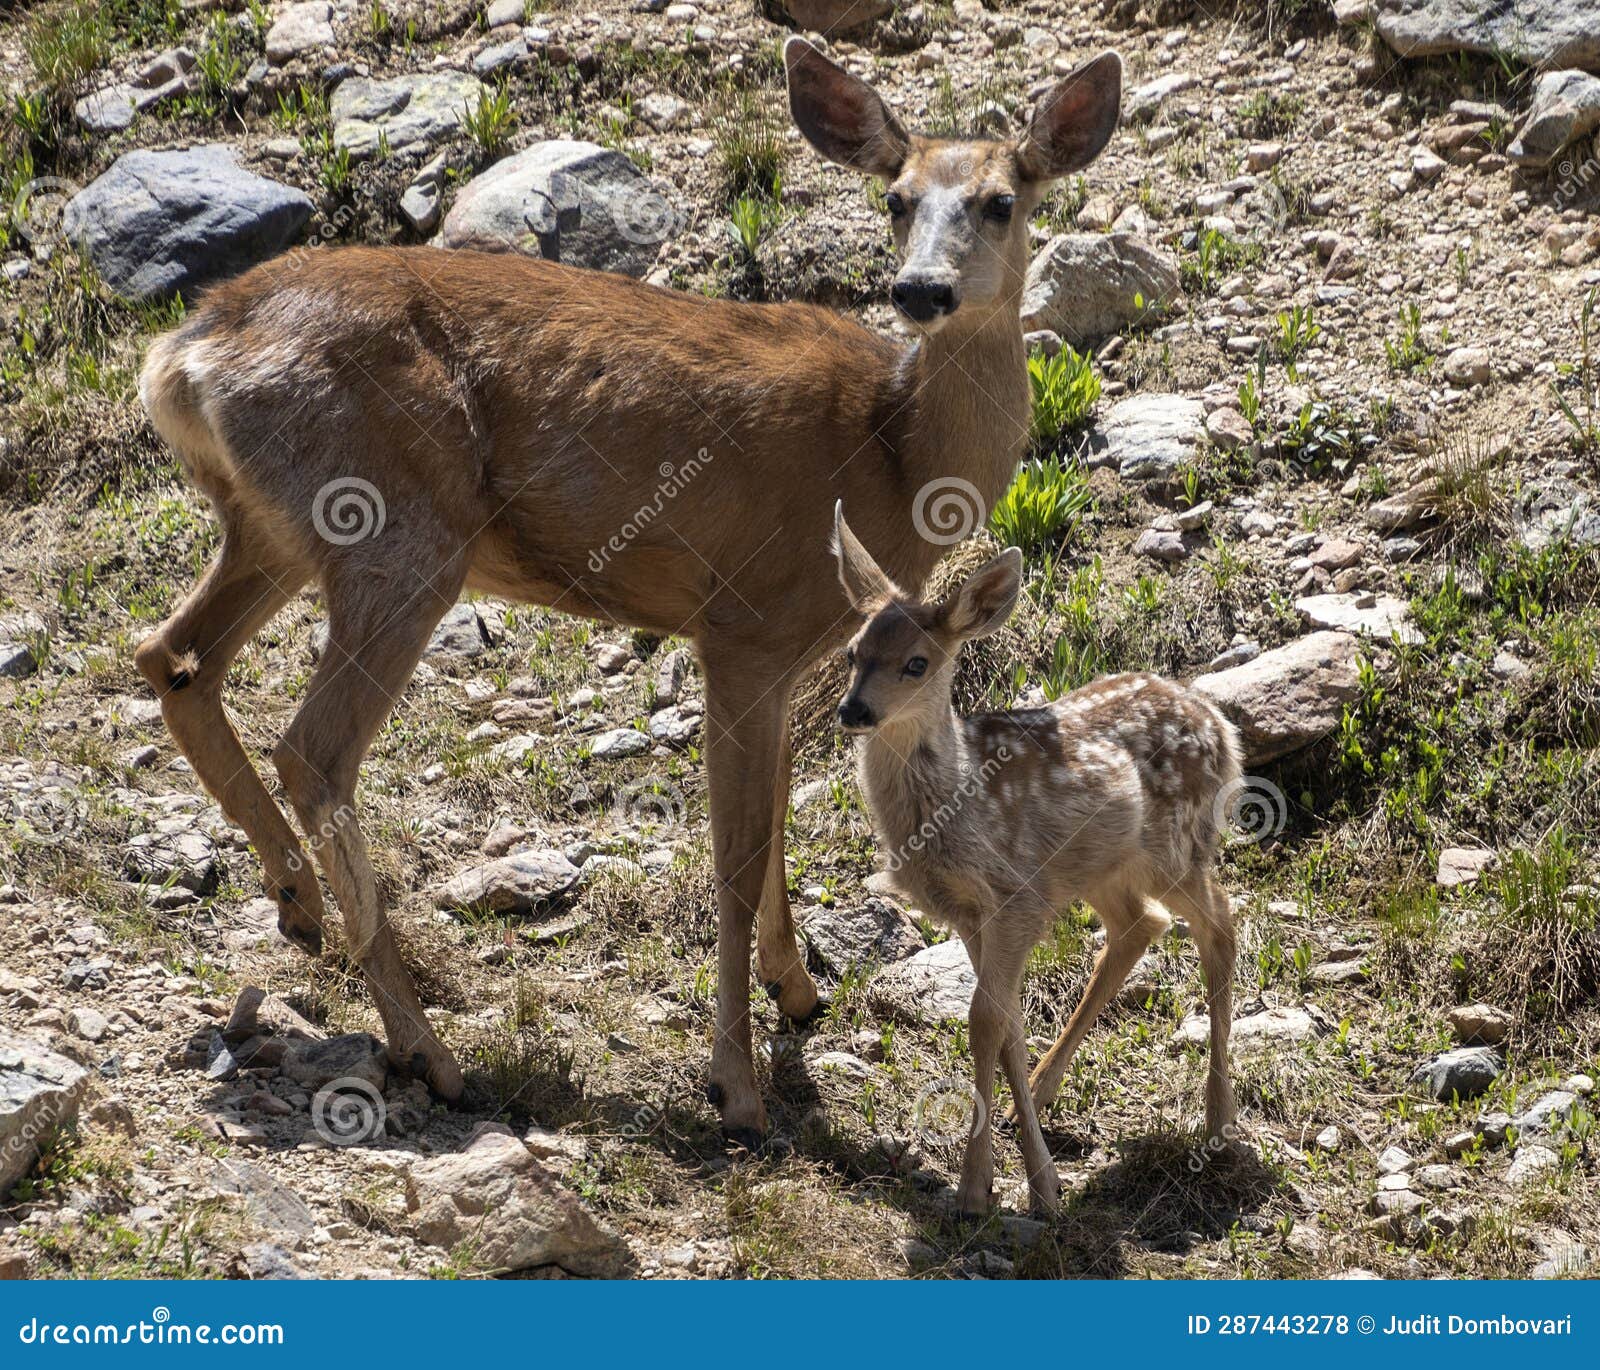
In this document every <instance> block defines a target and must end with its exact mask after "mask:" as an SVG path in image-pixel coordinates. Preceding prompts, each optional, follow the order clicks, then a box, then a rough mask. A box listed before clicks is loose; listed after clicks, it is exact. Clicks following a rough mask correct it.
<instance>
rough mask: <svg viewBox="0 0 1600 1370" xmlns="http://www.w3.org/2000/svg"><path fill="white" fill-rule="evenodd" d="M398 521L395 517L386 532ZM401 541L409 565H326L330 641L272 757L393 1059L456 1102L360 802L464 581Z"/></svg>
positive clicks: (457, 1077)
mask: <svg viewBox="0 0 1600 1370" xmlns="http://www.w3.org/2000/svg"><path fill="white" fill-rule="evenodd" d="M399 531H400V530H399V529H394V528H393V527H392V526H391V531H390V532H389V533H386V536H390V535H397V534H398V533H399ZM397 540H398V539H397ZM404 542H405V544H406V548H407V557H406V560H408V561H410V562H411V565H410V566H406V565H403V564H401V565H395V564H394V563H393V562H391V563H389V564H387V565H385V566H382V567H377V566H372V565H367V566H359V565H351V566H350V567H349V568H348V569H345V568H341V567H339V566H338V565H334V566H332V567H330V568H329V569H328V570H327V571H326V572H325V574H324V577H323V586H324V590H325V592H326V595H327V601H328V647H327V651H326V653H325V655H324V656H323V659H322V663H321V665H320V666H319V667H318V668H317V672H316V675H315V676H313V677H312V681H311V685H310V688H309V690H308V692H307V696H306V701H305V703H304V704H302V705H301V706H300V712H299V713H297V714H296V715H295V719H294V722H293V724H291V725H290V727H289V731H288V732H287V733H286V734H285V735H284V738H283V741H282V743H281V744H280V745H279V747H278V749H277V751H276V752H275V753H274V754H273V760H274V762H275V763H276V764H277V767H278V774H279V776H281V777H282V780H283V787H284V789H285V791H286V792H287V793H288V795H289V799H290V802H291V803H292V804H293V805H294V809H295V812H296V813H297V814H298V815H299V817H300V822H301V825H302V827H303V828H304V829H305V831H306V833H307V835H308V837H309V838H310V841H311V845H312V847H313V849H314V850H315V851H316V853H317V860H318V862H319V863H320V864H321V866H322V870H323V874H324V875H325V876H326V877H327V880H328V884H329V885H330V886H332V888H333V893H334V896H335V898H336V899H337V900H338V902H339V908H340V911H341V912H342V913H343V915H344V924H345V938H346V941H347V942H348V943H349V951H350V955H351V957H352V958H353V959H354V960H355V962H356V963H357V964H358V965H359V966H360V967H361V970H362V973H363V974H364V976H365V977H366V981H367V986H368V988H369V989H370V991H371V993H372V998H373V1002H374V1004H375V1005H376V1006H377V1009H378V1013H379V1015H380V1016H381V1017H382V1018H383V1027H384V1032H385V1034H386V1036H387V1037H388V1039H389V1055H390V1058H391V1059H392V1060H394V1061H395V1062H396V1063H397V1064H398V1065H400V1066H401V1067H402V1068H408V1069H411V1070H412V1071H414V1072H415V1073H417V1074H419V1075H422V1076H425V1078H426V1079H427V1081H428V1083H429V1084H430V1085H432V1086H433V1088H434V1090H435V1091H436V1092H437V1093H439V1094H440V1095H441V1096H443V1097H444V1098H445V1099H450V1100H454V1099H457V1098H459V1097H460V1096H461V1090H462V1079H461V1071H460V1068H459V1067H458V1066H457V1065H456V1062H455V1059H454V1058H453V1057H452V1056H451V1055H450V1053H449V1052H448V1051H447V1050H446V1049H445V1047H444V1045H443V1044H442V1043H441V1042H440V1041H439V1039H438V1037H437V1036H435V1035H434V1031H433V1028H432V1027H431V1026H430V1024H429V1023H428V1020H427V1018H426V1016H425V1015H424V1014H423V1011H422V1004H421V1001H420V1000H419V999H418V998H417V991H416V986H415V985H414V984H413V983H412V980H411V976H410V973H409V972H408V971H407V970H406V968H405V965H404V963H403V962H402V961H401V959H400V950H399V947H398V946H397V945H396V942H395V936H394V930H393V928H392V927H391V926H390V922H389V915H388V911H387V910H386V909H384V908H383V906H382V905H381V904H380V903H379V901H378V888H377V881H376V880H375V879H374V877H373V873H372V862H371V859H370V858H369V856H368V855H367V844H366V839H365V838H364V837H363V836H362V834H361V828H360V825H359V824H358V823H357V821H356V811H355V791H356V780H357V778H358V774H359V771H360V766H361V759H362V757H363V756H365V755H366V752H367V748H368V747H369V746H370V745H371V742H372V739H373V737H374V736H376V734H377V732H378V729H379V728H380V727H382V726H383V721H384V719H385V718H387V717H388V715H389V712H390V710H391V709H392V708H393V707H394V704H395V702H396V700H398V699H399V697H400V693H401V691H402V690H403V689H404V688H405V684H406V682H407V681H408V680H409V679H410V678H411V673H412V671H413V670H414V669H415V667H416V664H417V661H418V660H419V658H420V657H421V656H422V652H423V649H424V647H426V645H427V642H428V636H429V634H430V633H431V632H432V631H433V629H434V627H435V626H436V625H437V623H438V622H439V619H440V618H441V617H442V616H443V614H444V612H445V610H446V609H447V608H449V606H450V605H451V604H453V603H454V602H455V598H456V595H457V594H459V593H460V590H461V586H462V583H463V581H464V579H465V559H464V557H463V556H462V555H461V554H459V553H456V554H448V553H446V552H444V551H443V550H439V551H437V552H435V551H434V550H433V549H431V548H428V547H426V546H425V545H423V539H422V538H421V537H419V536H418V535H417V534H416V533H415V532H408V533H407V535H406V537H405V539H404ZM425 577H426V578H425Z"/></svg>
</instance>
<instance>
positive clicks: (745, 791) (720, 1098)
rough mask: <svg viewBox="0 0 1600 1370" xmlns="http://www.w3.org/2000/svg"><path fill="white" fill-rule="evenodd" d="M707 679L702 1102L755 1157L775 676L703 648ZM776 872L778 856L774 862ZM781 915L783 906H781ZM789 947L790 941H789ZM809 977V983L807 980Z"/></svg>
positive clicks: (776, 715) (775, 748) (773, 826)
mask: <svg viewBox="0 0 1600 1370" xmlns="http://www.w3.org/2000/svg"><path fill="white" fill-rule="evenodd" d="M701 659H702V661H703V663H704V666H705V675H706V724H705V728H706V777H707V781H708V783H709V786H710V791H711V794H710V799H711V841H712V849H713V859H714V861H715V863H716V868H717V1029H716V1031H717V1035H716V1040H715V1041H714V1042H713V1044H712V1047H711V1079H710V1083H709V1084H708V1085H707V1087H706V1097H707V1098H708V1099H709V1100H710V1101H711V1103H712V1104H713V1105H715V1106H716V1107H717V1109H718V1110H719V1111H720V1112H721V1114H722V1131H723V1135H724V1136H726V1137H727V1138H729V1140H731V1141H734V1142H736V1143H738V1144H739V1145H741V1146H744V1147H747V1148H749V1149H750V1150H752V1151H753V1150H755V1149H756V1148H757V1147H758V1146H760V1144H761V1140H762V1137H763V1136H764V1135H765V1133H766V1129H767V1113H766V1108H765V1106H764V1105H763V1104H762V1102H761V1092H760V1090H758V1089H757V1088H756V1074H755V1061H754V1057H753V1054H752V1050H751V1044H750V934H751V930H752V926H753V924H754V921H755V917H756V912H757V910H758V909H759V907H760V905H761V896H762V893H763V891H764V890H765V889H766V888H767V885H768V881H769V879H770V871H771V862H772V860H773V859H774V851H773V847H774V842H773V836H774V833H775V832H776V831H777V825H778V823H779V822H781V815H779V817H778V818H777V819H775V818H774V815H773V803H774V800H775V799H776V795H777V785H776V783H775V776H776V773H777V770H778V765H779V761H780V758H781V757H782V755H783V739H784V717H783V715H784V699H785V698H786V692H787V686H786V685H785V684H783V683H781V673H780V672H778V671H773V672H771V673H768V672H764V671H763V670H762V669H760V663H759V662H753V661H752V659H751V658H750V656H749V655H748V654H741V653H738V652H734V651H730V652H728V653H727V654H726V655H721V654H718V653H717V652H716V651H714V650H711V649H710V647H709V645H708V644H703V645H702V648H701ZM776 859H777V860H778V861H779V862H780V863H781V861H782V859H783V857H782V852H781V850H780V851H778V852H777V853H776ZM785 907H787V900H785ZM789 938H790V944H791V948H792V945H793V932H792V931H791V932H790V933H789ZM808 978H809V977H808Z"/></svg>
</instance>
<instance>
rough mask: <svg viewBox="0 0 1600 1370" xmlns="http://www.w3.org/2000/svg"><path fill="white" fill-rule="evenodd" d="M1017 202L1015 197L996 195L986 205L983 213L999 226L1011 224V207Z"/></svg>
mask: <svg viewBox="0 0 1600 1370" xmlns="http://www.w3.org/2000/svg"><path fill="white" fill-rule="evenodd" d="M1016 202H1017V197H1016V196H1015V195H994V196H991V197H990V199H989V202H988V203H987V204H986V205H984V207H983V212H984V215H985V216H986V217H987V218H990V219H993V220H994V221H995V222H996V223H997V224H1005V223H1010V222H1011V207H1012V206H1013V205H1015V204H1016Z"/></svg>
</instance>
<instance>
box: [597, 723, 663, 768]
mask: <svg viewBox="0 0 1600 1370" xmlns="http://www.w3.org/2000/svg"><path fill="white" fill-rule="evenodd" d="M649 750H650V738H649V736H648V735H647V734H645V733H641V732H640V731H639V730H638V729H637V728H612V729H610V730H609V731H608V732H603V733H601V734H600V735H599V736H598V737H597V738H595V740H594V742H593V743H592V744H591V745H590V747H589V755H590V756H591V757H593V758H595V759H596V760H600V761H616V760H619V759H620V758H622V757H625V756H638V755H640V754H641V753H643V752H647V751H649Z"/></svg>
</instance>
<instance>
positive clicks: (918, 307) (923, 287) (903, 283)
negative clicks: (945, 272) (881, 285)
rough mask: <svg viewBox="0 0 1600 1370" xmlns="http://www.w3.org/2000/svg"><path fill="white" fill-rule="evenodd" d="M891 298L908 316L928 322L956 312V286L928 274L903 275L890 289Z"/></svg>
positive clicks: (918, 321)
mask: <svg viewBox="0 0 1600 1370" xmlns="http://www.w3.org/2000/svg"><path fill="white" fill-rule="evenodd" d="M889 298H890V299H891V300H893V301H894V307H895V308H896V309H898V310H899V311H900V312H901V313H902V314H904V315H905V316H906V318H908V319H912V320H914V321H915V322H917V323H927V322H928V320H929V319H937V318H938V317H939V316H940V315H941V314H950V313H954V311H955V307H956V288H955V287H954V286H953V285H951V284H949V282H947V281H936V280H933V279H931V278H930V277H927V276H909V277H906V276H902V277H901V278H900V279H899V280H897V281H896V282H895V283H894V288H893V289H892V290H890V291H889Z"/></svg>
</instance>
